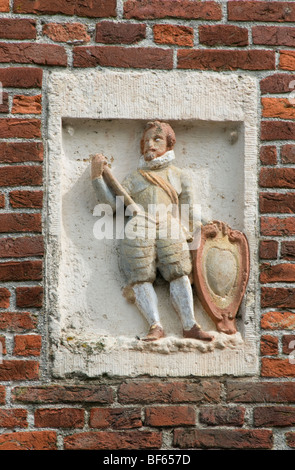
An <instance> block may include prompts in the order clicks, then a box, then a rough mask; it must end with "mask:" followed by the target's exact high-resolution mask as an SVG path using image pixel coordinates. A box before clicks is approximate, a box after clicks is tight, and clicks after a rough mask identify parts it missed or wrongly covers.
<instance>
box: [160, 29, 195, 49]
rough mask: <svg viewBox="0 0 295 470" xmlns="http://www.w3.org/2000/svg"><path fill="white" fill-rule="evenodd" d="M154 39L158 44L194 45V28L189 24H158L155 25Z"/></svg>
mask: <svg viewBox="0 0 295 470" xmlns="http://www.w3.org/2000/svg"><path fill="white" fill-rule="evenodd" d="M153 33H154V41H155V42H156V43H157V44H173V45H176V46H193V45H194V30H193V28H191V27H189V26H177V25H170V24H156V25H155V26H154V27H153Z"/></svg>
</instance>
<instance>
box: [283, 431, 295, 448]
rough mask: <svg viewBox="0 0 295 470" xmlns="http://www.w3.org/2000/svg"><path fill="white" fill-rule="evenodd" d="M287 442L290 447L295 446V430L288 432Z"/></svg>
mask: <svg viewBox="0 0 295 470" xmlns="http://www.w3.org/2000/svg"><path fill="white" fill-rule="evenodd" d="M285 435H286V443H287V445H288V446H289V447H293V448H294V447H295V432H292V431H290V432H286V434H285Z"/></svg>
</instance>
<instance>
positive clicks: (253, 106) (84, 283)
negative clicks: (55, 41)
mask: <svg viewBox="0 0 295 470" xmlns="http://www.w3.org/2000/svg"><path fill="white" fill-rule="evenodd" d="M256 97H257V89H256V79H254V78H253V77H249V76H247V75H238V74H221V73H220V74H216V73H200V72H192V71H190V72H186V71H172V72H169V73H167V72H150V71H142V72H135V71H134V72H130V71H128V72H127V71H122V72H118V71H115V70H113V71H98V70H95V71H89V70H87V71H77V72H52V73H51V74H50V76H49V81H48V97H47V99H48V106H49V122H48V148H47V150H48V151H47V159H46V165H47V215H46V221H45V227H46V230H47V234H46V240H47V250H46V253H47V255H46V284H47V285H46V312H47V315H48V318H49V340H50V341H49V346H50V357H51V359H52V362H51V365H52V374H53V375H54V376H55V377H57V378H64V377H75V376H78V377H83V376H84V377H90V378H95V377H100V376H101V375H103V374H109V375H116V376H130V377H132V376H133V377H134V376H140V375H150V376H159V377H163V376H167V377H168V376H171V377H177V376H179V377H186V376H220V375H226V374H227V375H234V376H241V375H254V374H256V373H257V372H258V360H257V357H258V340H257V336H256V328H257V324H258V319H257V316H258V315H257V286H256V282H257V167H256V165H257V103H256ZM153 119H159V120H162V121H166V122H169V123H170V124H171V125H172V127H173V129H174V131H175V134H176V140H177V142H176V146H175V149H174V150H175V155H176V159H175V165H177V166H180V167H183V168H187V169H188V171H189V173H190V174H191V175H192V176H193V178H194V181H195V189H196V193H197V198H198V201H199V203H200V208H201V216H202V218H204V219H207V220H221V221H223V222H224V223H226V224H228V225H229V226H230V227H231V228H232V229H233V230H238V231H241V232H243V233H244V234H245V235H246V237H247V240H248V247H249V253H250V267H251V268H250V276H249V280H248V284H247V289H246V293H245V295H244V297H243V300H242V303H241V305H240V308H239V311H238V315H237V322H236V326H237V332H236V333H234V334H226V333H223V332H222V331H217V328H216V325H215V323H214V322H213V321H212V319H211V318H210V316H209V315H208V313H207V312H206V310H205V309H204V306H202V305H201V303H200V300H199V299H198V298H197V296H196V289H194V300H195V312H196V317H197V321H198V323H199V324H200V325H201V327H202V328H203V329H204V330H206V331H210V332H213V334H214V337H215V339H214V341H212V342H209V343H207V342H204V341H199V340H191V339H184V338H183V337H182V334H181V333H182V329H181V325H180V321H179V319H178V317H177V314H176V313H175V312H174V310H173V308H172V307H171V303H170V299H169V289H168V286H167V283H166V282H165V281H163V279H161V278H159V279H158V280H157V281H156V283H155V290H156V292H157V295H158V299H159V310H160V315H161V320H162V323H163V325H164V328H165V332H166V337H165V338H163V339H161V340H159V341H155V342H150V343H146V342H143V341H141V340H140V339H139V338H140V337H142V336H143V335H144V334H145V333H146V331H147V324H146V321H145V320H144V318H143V317H142V316H141V315H140V314H139V312H138V310H137V308H136V307H135V306H134V305H132V304H130V303H128V302H127V301H126V298H125V297H124V296H123V295H122V290H123V287H124V280H123V277H122V275H121V273H120V270H119V267H118V252H117V245H116V240H114V239H102V240H98V239H97V238H96V237H95V223H96V222H97V220H98V217H97V215H95V214H96V212H95V207H96V205H97V203H98V201H97V199H96V196H95V193H94V191H93V188H92V186H91V182H90V155H91V154H95V153H103V154H105V155H107V156H108V157H109V162H110V163H111V168H112V172H113V174H114V175H115V176H116V178H117V179H118V180H119V181H122V179H123V178H124V177H125V176H126V175H127V174H128V173H130V172H131V171H133V170H135V169H136V168H137V163H138V159H139V156H140V147H139V142H140V137H141V135H142V131H143V128H144V126H145V124H146V122H147V121H150V120H153ZM114 230H115V228H114ZM228 262H230V260H229V261H228ZM209 274H210V273H209ZM210 275H211V274H210ZM211 277H212V276H211ZM212 282H213V283H214V282H215V283H216V286H217V287H216V289H217V293H218V288H219V287H218V286H219V284H218V279H217V281H216V279H215V280H214V279H213V281H212Z"/></svg>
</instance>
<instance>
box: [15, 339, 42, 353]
mask: <svg viewBox="0 0 295 470" xmlns="http://www.w3.org/2000/svg"><path fill="white" fill-rule="evenodd" d="M41 341H42V337H41V336H40V335H15V337H14V348H13V354H14V355H15V356H40V354H41Z"/></svg>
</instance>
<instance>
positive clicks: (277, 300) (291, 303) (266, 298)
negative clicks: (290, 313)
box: [261, 287, 295, 308]
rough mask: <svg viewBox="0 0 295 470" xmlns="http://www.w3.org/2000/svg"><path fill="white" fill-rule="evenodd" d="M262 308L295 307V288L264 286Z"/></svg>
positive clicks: (262, 289)
mask: <svg viewBox="0 0 295 470" xmlns="http://www.w3.org/2000/svg"><path fill="white" fill-rule="evenodd" d="M261 307H262V308H268V307H273V308H295V289H293V288H291V287H290V288H285V287H262V288H261Z"/></svg>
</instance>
